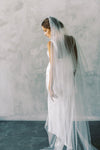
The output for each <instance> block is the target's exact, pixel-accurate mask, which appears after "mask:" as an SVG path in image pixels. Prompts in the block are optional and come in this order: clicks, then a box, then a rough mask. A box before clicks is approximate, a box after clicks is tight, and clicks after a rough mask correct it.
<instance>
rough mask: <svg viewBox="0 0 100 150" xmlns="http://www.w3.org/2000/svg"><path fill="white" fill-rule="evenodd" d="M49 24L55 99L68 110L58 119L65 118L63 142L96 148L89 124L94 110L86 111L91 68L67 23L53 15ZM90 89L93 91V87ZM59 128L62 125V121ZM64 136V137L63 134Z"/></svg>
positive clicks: (77, 148) (80, 148) (81, 148)
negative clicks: (92, 142)
mask: <svg viewBox="0 0 100 150" xmlns="http://www.w3.org/2000/svg"><path fill="white" fill-rule="evenodd" d="M49 23H50V28H51V56H52V64H53V70H52V71H53V90H54V93H55V94H56V95H57V98H54V97H53V98H54V99H55V101H57V100H58V101H59V100H61V101H63V104H64V105H63V107H64V109H65V111H64V112H65V113H64V115H63V116H59V118H66V119H65V122H64V123H65V126H64V127H65V131H66V133H64V135H63V136H64V137H66V138H65V139H66V141H64V144H66V145H68V150H69V149H71V148H73V150H96V148H95V147H94V146H93V145H92V144H91V136H90V129H89V125H88V120H89V119H91V117H92V115H93V114H90V112H91V111H89V113H88V110H87V105H89V101H90V99H89V96H88V93H87V81H86V74H87V73H88V69H89V68H88V63H87V59H86V58H85V56H84V54H83V51H82V50H81V47H80V46H79V43H78V42H77V40H76V38H74V37H73V36H72V35H67V32H66V29H65V27H64V25H63V24H62V23H61V22H60V21H59V20H58V19H56V18H54V17H51V16H50V17H49ZM92 82H93V79H92ZM94 82H95V88H97V92H99V90H98V88H99V85H98V82H96V78H95V79H94ZM88 88H89V89H88V90H91V86H90V87H88ZM94 101H95V99H94ZM92 107H93V106H92ZM55 109H56V108H55ZM90 109H92V108H90ZM59 110H60V108H59ZM60 127H61V128H63V123H62V126H60ZM62 139H64V138H63V137H62Z"/></svg>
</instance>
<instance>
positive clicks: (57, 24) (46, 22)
mask: <svg viewBox="0 0 100 150" xmlns="http://www.w3.org/2000/svg"><path fill="white" fill-rule="evenodd" d="M52 19H53V21H54V23H55V25H56V26H57V27H58V29H59V28H64V25H63V23H62V22H61V21H59V20H57V19H56V18H54V17H52ZM59 24H60V27H59ZM41 26H43V27H44V28H47V29H51V28H50V23H49V18H45V19H44V20H43V22H42V23H41Z"/></svg>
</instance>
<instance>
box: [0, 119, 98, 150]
mask: <svg viewBox="0 0 100 150" xmlns="http://www.w3.org/2000/svg"><path fill="white" fill-rule="evenodd" d="M44 124H45V121H0V150H40V148H43V147H46V146H48V144H49V143H48V138H47V133H46V131H45V129H44ZM89 126H90V132H91V139H92V144H93V145H95V146H96V147H97V148H98V149H99V150H100V122H99V121H95V122H94V121H90V122H89ZM64 150H65V148H64Z"/></svg>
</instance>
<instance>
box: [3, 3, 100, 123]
mask: <svg viewBox="0 0 100 150" xmlns="http://www.w3.org/2000/svg"><path fill="white" fill-rule="evenodd" d="M99 10H100V2H99V0H88V1H87V0H84V1H83V0H70V1H69V0H61V1H58V0H48V1H47V0H42V1H41V0H27V1H24V0H9V1H8V0H3V1H0V119H1V120H45V119H46V116H47V91H46V86H45V71H46V67H47V64H48V57H47V54H46V51H47V42H48V40H49V39H47V37H45V36H44V34H43V31H42V29H41V22H42V21H43V19H44V18H46V17H47V16H54V17H57V18H58V19H59V20H61V21H62V22H63V23H64V24H65V26H66V29H67V31H68V33H69V34H73V35H74V36H75V37H77V39H78V40H79V43H80V44H81V46H82V47H83V49H85V50H87V49H88V53H86V55H87V57H88V56H89V57H91V58H92V61H93V60H94V65H95V67H94V68H96V67H97V64H98V62H99V61H98V59H97V55H94V54H92V53H91V52H95V51H97V50H99V47H100V41H99V39H100V29H99V27H100V19H99V18H100V16H99ZM99 57H100V54H98V58H99ZM88 63H89V65H90V71H91V70H92V69H93V68H91V66H92V65H91V61H89V62H88ZM99 66H100V65H99ZM88 86H89V85H88ZM93 88H95V86H94V87H93ZM94 96H95V95H94ZM98 104H99V103H98V100H96V101H94V99H93V101H91V105H94V109H93V110H92V114H93V115H94V119H98V117H99V113H98V112H99V105H98ZM95 116H96V117H95ZM92 119H93V118H92Z"/></svg>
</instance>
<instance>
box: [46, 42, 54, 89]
mask: <svg viewBox="0 0 100 150" xmlns="http://www.w3.org/2000/svg"><path fill="white" fill-rule="evenodd" d="M47 47H48V51H49V60H50V71H49V85H48V89H49V91H50V90H52V87H53V49H52V48H51V41H49V42H48V45H47Z"/></svg>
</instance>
